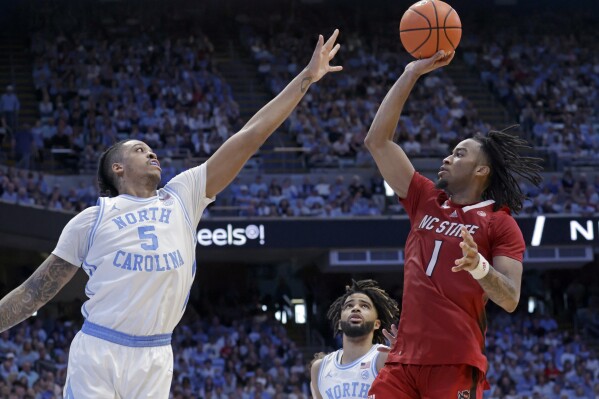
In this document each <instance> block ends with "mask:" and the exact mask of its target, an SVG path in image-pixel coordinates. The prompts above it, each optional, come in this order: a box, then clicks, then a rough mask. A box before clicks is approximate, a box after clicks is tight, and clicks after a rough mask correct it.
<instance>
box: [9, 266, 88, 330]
mask: <svg viewBox="0 0 599 399" xmlns="http://www.w3.org/2000/svg"><path fill="white" fill-rule="evenodd" d="M77 270H79V268H78V267H77V266H74V265H72V264H71V263H69V262H67V261H65V260H63V259H61V258H59V257H58V256H55V255H50V256H49V257H48V258H47V259H46V260H45V261H44V262H43V263H42V264H41V265H40V267H38V268H37V270H36V271H35V272H33V274H32V275H31V277H29V278H28V279H27V280H26V281H25V282H24V283H23V284H21V285H20V286H19V287H17V288H15V289H14V290H13V291H12V292H10V293H9V294H8V295H6V296H5V297H4V298H2V300H1V301H0V331H4V330H7V329H9V328H11V327H12V326H14V325H16V324H18V323H20V322H21V321H23V320H25V319H26V318H28V317H29V316H31V315H32V314H33V313H35V312H36V311H37V310H38V309H39V308H41V307H42V306H43V305H45V304H46V303H47V302H48V301H49V300H50V299H52V298H54V296H55V295H56V294H57V293H58V291H60V290H61V289H62V287H64V285H65V284H66V283H68V282H69V281H70V280H71V278H73V276H74V275H75V273H76V272H77Z"/></svg>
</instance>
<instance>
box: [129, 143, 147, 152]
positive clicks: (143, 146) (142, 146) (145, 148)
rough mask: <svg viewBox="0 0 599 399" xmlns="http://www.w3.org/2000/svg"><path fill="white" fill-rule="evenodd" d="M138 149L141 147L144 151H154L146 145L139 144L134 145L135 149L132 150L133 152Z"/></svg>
mask: <svg viewBox="0 0 599 399" xmlns="http://www.w3.org/2000/svg"><path fill="white" fill-rule="evenodd" d="M137 147H141V148H143V149H144V150H148V151H152V149H151V148H150V147H148V146H146V145H144V144H142V143H137V144H134V145H133V147H131V149H132V150H135V149H136V148H137Z"/></svg>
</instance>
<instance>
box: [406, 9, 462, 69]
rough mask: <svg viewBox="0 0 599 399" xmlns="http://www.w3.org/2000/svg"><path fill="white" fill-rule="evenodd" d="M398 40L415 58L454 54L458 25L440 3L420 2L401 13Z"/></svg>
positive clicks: (451, 12) (453, 14)
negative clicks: (440, 52) (451, 52)
mask: <svg viewBox="0 0 599 399" xmlns="http://www.w3.org/2000/svg"><path fill="white" fill-rule="evenodd" d="M399 37H400V38H401V43H402V44H403V46H404V48H405V49H406V51H407V52H408V53H410V54H411V55H412V56H413V57H415V58H418V59H420V58H429V57H431V56H433V54H435V53H436V52H437V51H439V50H445V51H446V52H449V51H454V50H455V49H456V48H457V47H458V44H459V43H460V39H461V38H462V22H461V21H460V17H459V16H458V13H457V12H456V11H455V10H454V9H453V8H451V6H450V5H449V4H447V3H445V2H443V1H440V0H422V1H419V2H418V3H415V4H413V5H412V6H411V7H410V8H408V10H407V11H406V12H405V13H404V15H403V17H402V18H401V22H400V23H399Z"/></svg>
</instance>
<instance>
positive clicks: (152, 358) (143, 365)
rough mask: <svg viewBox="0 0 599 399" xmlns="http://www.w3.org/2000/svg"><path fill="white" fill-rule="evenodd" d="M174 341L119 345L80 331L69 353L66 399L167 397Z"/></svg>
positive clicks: (162, 398) (164, 398)
mask: <svg viewBox="0 0 599 399" xmlns="http://www.w3.org/2000/svg"><path fill="white" fill-rule="evenodd" d="M172 378H173V350H172V348H171V345H170V344H168V345H161V346H152V347H134V346H125V345H119V344H116V343H114V342H109V341H107V340H105V339H102V338H97V337H95V336H92V335H88V334H86V333H84V332H82V331H79V332H78V333H77V335H76V336H75V338H74V339H73V342H72V343H71V349H70V353H69V364H68V368H67V380H66V384H65V387H64V392H63V397H64V398H65V399H75V398H76V399H121V398H122V399H136V398H152V399H167V398H168V397H169V392H170V389H171V380H172Z"/></svg>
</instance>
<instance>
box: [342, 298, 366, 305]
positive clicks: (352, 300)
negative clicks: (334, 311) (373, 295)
mask: <svg viewBox="0 0 599 399" xmlns="http://www.w3.org/2000/svg"><path fill="white" fill-rule="evenodd" d="M354 301H358V302H361V303H365V304H367V305H371V303H370V302H368V301H367V300H364V299H350V300H348V301H345V302H343V305H347V304H348V303H352V302H354Z"/></svg>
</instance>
